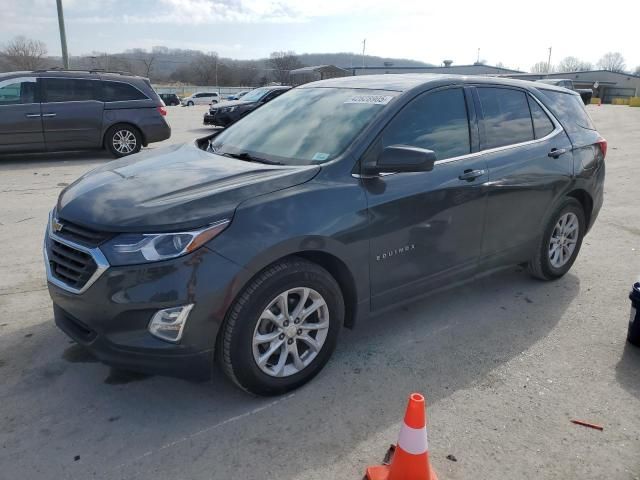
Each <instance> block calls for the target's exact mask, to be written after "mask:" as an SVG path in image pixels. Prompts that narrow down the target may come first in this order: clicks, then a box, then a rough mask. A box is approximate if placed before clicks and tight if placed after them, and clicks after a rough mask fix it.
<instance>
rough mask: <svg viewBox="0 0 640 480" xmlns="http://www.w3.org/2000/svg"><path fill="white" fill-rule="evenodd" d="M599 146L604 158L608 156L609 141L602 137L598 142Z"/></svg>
mask: <svg viewBox="0 0 640 480" xmlns="http://www.w3.org/2000/svg"><path fill="white" fill-rule="evenodd" d="M597 144H598V145H600V151H601V152H602V158H603V159H604V157H606V156H607V141H606V140H605V139H604V138H602V137H600V138H599V139H598V141H597Z"/></svg>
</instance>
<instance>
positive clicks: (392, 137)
mask: <svg viewBox="0 0 640 480" xmlns="http://www.w3.org/2000/svg"><path fill="white" fill-rule="evenodd" d="M390 145H409V146H412V147H419V148H425V149H428V150H433V151H434V152H435V154H436V158H437V159H438V160H444V159H447V158H452V157H458V156H461V155H466V154H468V153H470V152H471V141H470V137H469V119H468V116H467V106H466V102H465V97H464V91H463V90H462V88H448V89H446V90H438V91H435V92H427V93H423V94H422V95H420V96H419V97H417V98H415V99H414V100H412V101H411V102H410V103H409V104H408V105H406V106H405V107H404V108H403V109H402V110H401V111H400V112H399V113H398V114H397V115H396V116H395V117H394V118H393V120H391V122H390V123H389V124H388V125H387V127H386V128H385V130H384V132H383V134H382V146H383V147H388V146H390Z"/></svg>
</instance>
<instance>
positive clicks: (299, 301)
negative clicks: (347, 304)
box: [253, 287, 329, 377]
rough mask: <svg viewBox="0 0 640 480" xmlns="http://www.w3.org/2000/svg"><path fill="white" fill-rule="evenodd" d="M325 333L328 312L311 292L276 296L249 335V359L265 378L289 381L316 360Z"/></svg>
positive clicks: (301, 290) (303, 290)
mask: <svg viewBox="0 0 640 480" xmlns="http://www.w3.org/2000/svg"><path fill="white" fill-rule="evenodd" d="M328 332H329V308H328V307H327V302H326V301H325V300H324V298H323V297H322V295H320V294H319V293H318V292H317V291H315V290H314V289H312V288H307V287H297V288H292V289H289V290H286V291H284V292H282V293H280V294H279V295H278V296H277V297H275V298H274V299H273V300H271V301H270V302H269V304H268V306H267V308H265V309H264V311H263V312H262V314H261V315H260V318H259V319H258V323H257V324H256V327H255V330H254V333H253V359H254V361H255V362H256V365H258V367H259V368H260V370H262V371H263V372H264V373H266V374H267V375H269V376H272V377H289V376H291V375H294V374H296V373H298V372H300V371H301V370H303V369H304V368H306V367H307V366H309V365H310V364H311V363H312V362H313V361H314V360H315V359H316V357H317V356H318V354H319V353H320V350H321V349H322V346H323V345H324V343H325V340H326V339H327V334H328Z"/></svg>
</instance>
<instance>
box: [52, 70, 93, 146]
mask: <svg viewBox="0 0 640 480" xmlns="http://www.w3.org/2000/svg"><path fill="white" fill-rule="evenodd" d="M99 87H100V80H97V79H96V80H90V79H74V78H44V79H42V92H43V99H42V124H43V127H44V138H45V142H46V145H47V150H70V149H73V148H96V147H99V146H101V145H102V113H103V110H104V103H103V102H102V101H100V100H99V98H100V96H99V95H100V89H99Z"/></svg>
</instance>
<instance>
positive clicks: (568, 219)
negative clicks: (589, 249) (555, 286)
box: [528, 198, 587, 280]
mask: <svg viewBox="0 0 640 480" xmlns="http://www.w3.org/2000/svg"><path fill="white" fill-rule="evenodd" d="M561 219H564V220H565V224H564V225H565V227H566V228H567V229H566V230H565V231H564V232H563V230H562V225H561V224H560V221H561ZM574 223H577V225H576V227H575V229H570V227H571V226H572V225H573V224H574ZM586 226H587V225H586V221H585V215H584V210H583V208H582V205H581V204H580V202H578V201H577V200H576V199H574V198H565V199H564V201H563V202H562V203H561V204H560V205H559V206H558V208H557V209H556V210H555V212H554V213H553V215H551V217H550V218H549V221H548V222H547V224H546V226H545V229H544V233H543V235H542V239H541V242H540V245H539V246H538V249H537V251H536V253H535V254H534V256H533V258H532V259H531V260H530V261H529V263H528V269H529V273H530V274H531V275H532V276H533V277H535V278H538V279H540V280H555V279H557V278H560V277H562V276H563V275H564V274H565V273H567V272H568V271H569V269H570V268H571V266H572V265H573V262H575V260H576V257H577V256H578V253H579V252H580V247H581V246H582V239H583V238H584V234H585V231H586ZM574 232H575V233H574ZM552 236H553V238H554V243H555V249H553V253H552V248H553V246H552V244H551V242H552ZM558 243H560V245H558ZM572 244H573V250H571V245H572ZM560 255H562V256H560Z"/></svg>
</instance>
